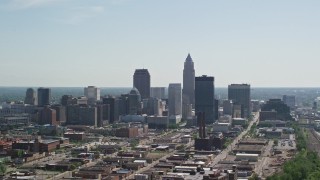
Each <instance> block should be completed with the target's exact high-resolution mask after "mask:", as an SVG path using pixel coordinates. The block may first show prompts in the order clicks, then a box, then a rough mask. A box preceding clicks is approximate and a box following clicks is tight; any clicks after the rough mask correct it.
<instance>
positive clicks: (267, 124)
mask: <svg viewBox="0 0 320 180" xmlns="http://www.w3.org/2000/svg"><path fill="white" fill-rule="evenodd" d="M258 126H259V127H286V122H285V121H281V120H264V121H260V122H259V124H258Z"/></svg>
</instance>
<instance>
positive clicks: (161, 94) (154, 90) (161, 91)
mask: <svg viewBox="0 0 320 180" xmlns="http://www.w3.org/2000/svg"><path fill="white" fill-rule="evenodd" d="M150 97H153V98H158V99H165V98H166V88H165V87H151V90H150Z"/></svg>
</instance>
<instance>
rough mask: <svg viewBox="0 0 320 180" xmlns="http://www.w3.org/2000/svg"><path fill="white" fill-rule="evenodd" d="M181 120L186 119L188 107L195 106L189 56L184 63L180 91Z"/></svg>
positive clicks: (192, 75)
mask: <svg viewBox="0 0 320 180" xmlns="http://www.w3.org/2000/svg"><path fill="white" fill-rule="evenodd" d="M182 104H183V112H184V113H183V118H184V119H185V118H187V117H186V116H187V114H188V109H189V107H190V105H192V106H194V105H195V70H194V63H193V61H192V58H191V56H190V54H188V56H187V58H186V61H185V62H184V69H183V90H182Z"/></svg>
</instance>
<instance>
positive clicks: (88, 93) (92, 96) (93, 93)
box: [84, 86, 100, 105]
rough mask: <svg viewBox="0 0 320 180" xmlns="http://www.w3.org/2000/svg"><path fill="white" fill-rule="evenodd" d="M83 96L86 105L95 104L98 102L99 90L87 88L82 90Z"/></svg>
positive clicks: (92, 87)
mask: <svg viewBox="0 0 320 180" xmlns="http://www.w3.org/2000/svg"><path fill="white" fill-rule="evenodd" d="M84 96H85V97H87V98H88V104H91V105H92V104H95V103H96V101H98V100H100V88H97V87H95V86H88V87H85V88H84Z"/></svg>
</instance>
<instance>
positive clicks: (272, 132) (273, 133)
mask: <svg viewBox="0 0 320 180" xmlns="http://www.w3.org/2000/svg"><path fill="white" fill-rule="evenodd" d="M282 132H283V129H277V128H269V129H266V131H265V132H264V133H265V135H266V138H269V139H273V138H280V137H281V136H282Z"/></svg>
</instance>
